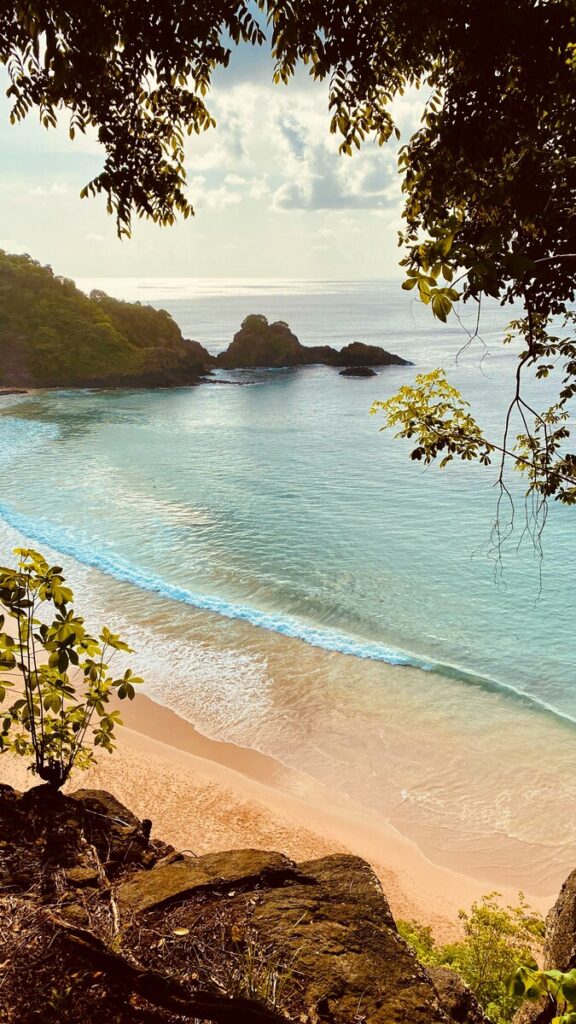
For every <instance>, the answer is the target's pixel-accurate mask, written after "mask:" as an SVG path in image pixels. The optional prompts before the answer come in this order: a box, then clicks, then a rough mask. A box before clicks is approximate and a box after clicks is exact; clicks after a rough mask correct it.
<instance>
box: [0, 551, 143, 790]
mask: <svg viewBox="0 0 576 1024" xmlns="http://www.w3.org/2000/svg"><path fill="white" fill-rule="evenodd" d="M15 554H16V555H18V563H17V566H16V568H7V567H4V566H1V567H0V608H4V610H5V612H6V613H7V616H8V618H7V616H6V615H5V614H2V615H0V669H1V670H2V671H4V672H6V673H10V674H11V678H4V679H1V680H0V704H3V703H4V702H5V701H6V698H7V696H8V695H10V696H12V695H15V696H16V700H15V701H13V703H12V704H10V705H9V706H8V707H7V708H6V709H5V710H3V712H2V719H3V720H2V727H1V731H0V753H7V752H11V753H14V754H19V755H21V756H22V757H29V758H31V759H32V763H31V769H32V771H33V772H34V773H35V774H36V775H38V776H39V777H40V778H41V779H43V781H44V782H47V783H48V784H49V785H50V786H51V787H53V788H54V789H60V787H61V786H63V785H64V783H65V782H66V780H67V778H68V776H69V775H70V772H71V771H72V769H73V768H88V767H89V766H90V764H91V763H92V762H93V760H94V751H93V749H92V747H91V745H90V744H91V743H93V744H94V746H96V747H100V748H102V749H103V750H107V751H108V752H109V753H112V751H113V750H114V748H115V743H114V730H115V728H116V726H117V725H121V724H122V720H121V718H120V714H119V712H118V711H110V710H109V709H108V707H107V705H108V703H109V701H110V697H111V696H112V694H113V693H116V695H117V697H119V698H120V699H121V700H123V699H124V698H128V699H130V700H132V698H133V697H134V694H135V690H134V687H135V686H136V685H137V684H138V683H141V682H142V680H141V679H140V678H139V677H138V676H135V675H133V673H132V670H131V669H126V671H125V672H124V673H123V675H122V676H120V677H119V678H117V679H114V678H113V677H112V676H111V675H110V674H109V671H108V662H109V660H110V657H111V656H114V654H115V653H116V652H117V651H127V652H130V651H131V648H130V647H129V646H128V644H126V643H125V642H124V641H123V640H121V639H120V637H119V636H116V634H114V633H111V632H110V630H109V629H107V628H106V627H103V629H102V630H101V632H100V635H99V638H98V639H95V638H94V637H92V636H90V634H89V633H88V632H87V630H86V628H85V625H84V619H82V618H80V616H78V615H75V613H74V611H73V609H72V608H71V602H72V600H73V597H74V595H73V593H72V591H71V590H70V588H69V587H67V586H66V585H65V580H64V577H63V576H62V570H61V569H60V567H59V566H50V565H49V564H48V562H47V561H46V559H45V558H43V556H42V555H40V554H39V553H38V552H37V551H33V550H32V549H28V548H16V549H15ZM52 609H53V611H52ZM47 613H49V614H48V615H47ZM52 616H53V617H52ZM46 617H48V621H44V620H45V619H46ZM51 617H52V621H50V618H51ZM44 659H45V660H44ZM75 677H76V678H75ZM78 679H79V680H80V681H81V684H82V691H81V692H80V694H79V693H78V686H77V680H78ZM89 730H90V734H89Z"/></svg>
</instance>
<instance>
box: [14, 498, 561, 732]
mask: <svg viewBox="0 0 576 1024" xmlns="http://www.w3.org/2000/svg"><path fill="white" fill-rule="evenodd" d="M0 519H3V520H4V522H5V523H6V524H7V525H8V526H10V527H12V528H13V529H15V530H17V531H18V532H19V533H20V534H22V535H23V536H24V537H26V538H28V539H29V540H31V541H34V542H35V543H39V544H45V545H47V546H48V547H50V548H52V549H53V550H54V551H57V552H58V553H59V554H62V555H67V556H68V557H70V558H73V559H74V561H76V562H79V563H81V564H82V565H85V566H89V567H90V568H93V569H97V570H99V571H100V572H103V573H105V574H106V575H108V576H112V577H113V578H114V579H116V580H119V581H120V582H122V583H129V584H131V585H133V586H136V587H138V588H140V589H141V590H147V591H151V592H153V593H156V594H160V595H161V596H162V597H164V598H167V599H169V600H172V601H178V602H180V603H182V604H187V605H190V606H191V607H193V608H198V609H199V610H201V611H207V612H213V613H215V614H217V615H222V616H225V617H226V618H229V619H239V620H241V621H244V622H248V623H249V624H250V625H252V626H257V627H259V628H260V629H267V630H270V631H271V632H274V633H280V634H282V635H283V636H287V637H290V638H293V639H296V640H301V641H303V642H304V643H307V644H310V645H311V646H312V647H320V648H322V649H323V650H325V651H332V652H335V653H338V654H344V655H348V656H351V657H355V658H362V659H367V660H371V661H382V662H385V663H386V664H388V665H398V666H411V667H413V668H417V669H420V670H421V671H424V672H431V673H434V674H436V675H440V676H442V677H444V678H447V679H453V680H455V681H457V682H460V683H467V684H469V685H474V686H476V687H479V688H481V689H483V690H485V691H488V692H492V693H498V694H500V695H501V696H505V697H508V698H510V699H513V700H515V701H518V702H519V703H521V704H522V705H523V706H524V707H526V708H527V709H531V710H533V711H537V712H540V713H545V714H546V715H550V716H552V717H553V718H555V719H557V720H560V721H561V722H563V723H566V724H569V725H576V718H575V717H573V716H572V715H570V714H569V713H568V712H565V711H562V710H561V709H560V708H557V707H555V706H554V705H553V704H549V703H548V702H547V701H545V700H542V699H541V698H540V697H537V696H535V695H534V694H531V693H526V692H525V691H524V690H521V689H519V688H518V687H516V686H514V685H513V684H512V683H505V682H502V681H501V680H498V679H493V678H491V677H490V676H484V675H479V674H476V673H473V672H469V671H467V670H466V669H463V668H460V667H459V666H457V665H450V664H447V663H443V662H438V661H434V660H430V659H427V658H424V657H422V656H420V655H418V654H413V653H410V652H408V651H403V650H399V649H397V648H393V647H388V646H386V645H385V644H381V643H378V642H377V641H370V640H366V639H363V638H362V637H355V636H352V635H350V634H346V633H341V632H338V631H337V630H332V629H321V628H317V627H315V626H312V625H310V624H308V623H306V622H304V621H303V620H300V619H297V618H294V617H293V616H284V615H281V614H278V613H274V612H265V611H262V610H259V609H257V608H253V607H251V606H250V605H244V604H238V603H235V602H232V601H228V600H226V599H224V598H221V597H218V596H213V595H208V594H199V593H195V592H194V591H191V590H188V589H187V588H186V587H181V586H178V585H176V584H173V583H170V582H169V581H168V580H165V579H163V578H162V577H161V576H159V575H157V574H156V573H153V572H149V571H147V570H145V569H142V568H140V567H138V566H135V565H133V564H132V563H131V562H129V561H127V560H126V559H124V558H122V557H121V556H118V555H116V554H114V555H113V554H111V553H109V552H105V551H96V550H95V549H94V548H93V547H91V546H88V545H87V544H86V543H83V542H82V541H79V540H78V538H76V537H74V538H72V537H71V536H70V535H69V534H68V533H67V532H66V531H63V530H61V529H58V528H56V527H55V526H54V525H53V524H52V523H50V522H48V521H46V520H38V519H32V518H31V517H29V516H26V515H24V514H22V513H20V512H15V511H14V510H13V509H10V508H8V507H7V506H5V505H2V504H1V503H0Z"/></svg>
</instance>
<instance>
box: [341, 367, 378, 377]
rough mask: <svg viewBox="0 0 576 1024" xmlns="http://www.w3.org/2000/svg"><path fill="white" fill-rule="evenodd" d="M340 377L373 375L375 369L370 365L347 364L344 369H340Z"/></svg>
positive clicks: (374, 374)
mask: <svg viewBox="0 0 576 1024" xmlns="http://www.w3.org/2000/svg"><path fill="white" fill-rule="evenodd" d="M340 376H341V377H375V376H376V370H373V369H372V367H371V366H347V367H346V369H345V370H340Z"/></svg>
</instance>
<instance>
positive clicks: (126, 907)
mask: <svg viewBox="0 0 576 1024" xmlns="http://www.w3.org/2000/svg"><path fill="white" fill-rule="evenodd" d="M297 874H298V872H297V870H296V865H295V864H293V863H292V861H290V860H288V858H287V857H284V856H283V854H281V853H263V852H262V851H261V850H229V851H227V852H226V853H208V854H206V855H205V856H204V857H187V856H183V857H182V858H181V859H178V860H172V862H171V863H168V864H157V865H156V866H155V867H153V868H152V869H151V871H146V872H143V871H140V872H138V874H136V875H134V876H133V877H132V878H131V879H130V880H129V881H127V882H125V883H124V884H123V885H121V886H120V888H119V889H118V892H117V897H118V902H119V904H120V907H121V909H122V910H123V911H124V912H125V913H126V914H142V913H145V912H146V911H148V910H152V909H157V908H158V907H164V906H167V905H168V904H170V903H176V902H182V901H183V900H185V899H186V897H187V896H192V895H197V894H198V893H199V892H200V891H204V890H207V889H209V890H211V891H212V892H213V893H215V892H216V893H217V892H219V891H220V890H221V889H222V888H223V887H225V888H227V889H230V888H237V887H238V886H242V887H243V888H246V887H247V886H250V887H252V888H256V887H257V886H258V885H260V884H266V885H271V884H274V883H275V882H277V883H278V884H279V883H280V882H283V881H285V880H286V879H288V878H294V877H296V876H297Z"/></svg>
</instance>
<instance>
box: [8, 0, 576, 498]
mask: <svg viewBox="0 0 576 1024" xmlns="http://www.w3.org/2000/svg"><path fill="white" fill-rule="evenodd" d="M257 6H258V8H259V9H260V12H261V14H260V20H265V21H266V25H265V28H263V27H262V24H261V23H260V21H259V19H258V17H257V16H256V14H257V12H256V13H255V7H254V5H253V4H251V3H249V2H248V0H215V2H214V3H213V4H211V5H210V9H207V8H206V7H205V6H204V5H198V4H190V3H188V0H172V2H171V3H169V4H168V3H165V2H163V0H141V2H140V3H139V4H138V8H137V16H135V9H134V7H133V4H132V3H131V2H129V0H116V2H115V3H114V4H111V3H110V2H109V0H96V2H94V3H91V4H89V5H86V4H83V3H80V0H49V2H44V0H43V2H42V3H40V2H39V0H21V2H19V3H18V4H14V5H9V6H7V7H6V8H5V10H4V11H3V12H2V13H0V60H2V61H3V62H4V63H5V64H6V65H7V68H8V71H9V74H10V77H11V85H10V88H9V90H8V94H9V96H10V97H11V99H12V101H13V111H12V117H13V119H20V118H22V117H24V116H25V115H26V114H27V113H28V112H29V111H30V110H31V109H32V108H33V107H36V108H38V110H39V111H40V116H41V119H42V121H43V123H44V124H45V125H46V126H47V127H49V126H51V125H54V124H55V123H56V118H57V115H58V111H59V109H60V108H66V109H67V110H68V111H69V113H70V132H71V134H72V135H74V133H75V132H76V131H78V130H79V131H85V130H86V129H87V127H88V126H94V127H95V128H96V129H97V131H98V137H99V139H100V141H101V143H102V145H103V146H104V149H105V152H106V162H105V166H104V170H103V172H102V173H101V174H100V175H98V176H97V177H96V178H95V179H94V180H93V181H92V182H90V183H89V184H88V185H87V186H86V188H85V189H84V194H96V193H99V192H101V193H104V194H105V195H106V196H107V200H108V208H109V210H110V212H112V213H114V214H115V216H116V220H117V225H118V231H119V233H120V234H121V235H125V234H128V233H129V231H130V221H131V215H132V213H133V212H135V213H136V214H137V215H138V216H143V217H151V218H152V219H153V220H155V221H157V222H158V223H161V224H166V223H172V222H173V220H174V218H175V215H176V213H178V212H180V213H181V214H182V215H183V216H188V215H189V213H190V212H192V208H191V206H190V205H189V203H188V200H187V198H186V195H185V192H184V183H185V172H184V148H183V146H184V135H185V132H200V131H203V130H205V129H206V128H209V127H211V126H213V124H214V121H213V119H212V117H211V115H210V113H209V111H208V108H207V106H206V103H205V98H206V95H207V91H208V89H209V86H210V80H211V75H212V72H213V71H214V69H215V68H217V67H225V66H226V65H227V63H228V60H229V56H230V46H231V45H232V44H233V43H237V42H241V41H242V42H247V43H252V44H261V43H262V42H263V41H264V38H265V29H266V32H267V33H268V35H269V37H270V44H271V48H272V55H273V57H274V60H275V70H274V78H275V80H276V81H277V82H284V83H287V82H288V81H289V79H290V78H291V77H292V75H293V74H294V72H295V69H296V66H297V65H298V64H299V63H304V64H306V65H307V66H308V69H309V72H310V74H311V76H312V77H313V78H314V79H315V80H327V81H328V83H329V108H330V113H331V121H330V128H331V131H333V132H335V133H338V134H339V135H340V136H341V138H342V141H341V146H340V148H341V151H342V152H343V153H345V154H351V153H352V152H353V149H354V148H360V147H361V145H362V144H363V142H364V141H365V140H366V139H367V138H375V139H376V140H377V141H378V143H380V144H384V143H385V142H386V141H387V140H388V139H389V138H390V137H391V136H392V135H398V134H399V133H398V129H397V126H396V125H395V123H394V120H393V116H392V113H391V102H392V100H393V99H394V98H395V97H396V96H398V95H401V94H402V93H403V92H404V90H405V89H406V88H408V87H413V86H417V87H420V88H421V89H422V90H423V92H424V93H425V95H426V102H425V111H424V116H423V121H422V126H421V128H420V129H419V130H418V131H417V132H415V133H414V134H413V136H412V137H411V138H410V139H409V140H408V141H407V142H406V143H405V144H404V145H403V147H402V149H401V151H400V170H401V173H402V183H403V184H402V187H403V190H404V193H405V206H404V222H405V230H404V231H403V233H402V235H401V238H400V241H401V244H402V245H403V247H404V249H405V256H404V259H403V260H402V263H403V265H404V266H405V268H406V273H407V279H406V281H405V285H404V287H406V288H409V289H410V288H415V289H417V292H418V294H419V296H420V298H421V299H422V301H423V302H425V303H426V304H429V305H430V307H431V309H432V313H433V314H434V315H435V316H436V317H438V318H439V319H440V320H446V319H447V317H448V316H449V315H450V313H451V311H452V309H453V304H454V302H456V300H457V299H459V298H462V299H463V300H464V301H468V300H470V301H474V302H476V303H477V305H478V317H480V312H481V303H482V300H483V299H484V298H485V297H486V296H492V297H494V298H496V299H498V300H500V301H501V302H503V303H506V302H512V301H515V300H516V301H519V302H521V303H522V305H523V311H524V312H523V315H522V316H521V317H517V318H516V319H515V320H514V321H513V323H512V324H511V332H510V336H511V337H513V338H514V339H515V340H516V339H520V341H521V342H522V349H521V352H520V355H519V363H518V375H517V382H516V388H515V391H514V394H513V395H512V398H511V402H510V408H509V411H508V415H507V417H506V421H505V425H504V436H503V438H502V439H501V440H500V442H499V443H496V441H495V440H494V439H484V443H478V444H476V445H473V446H472V448H470V446H468V445H467V444H465V445H464V448H462V445H461V442H462V435H461V434H459V433H451V432H450V428H451V421H452V420H453V419H456V420H458V416H457V415H456V416H454V415H453V412H454V410H453V409H452V407H451V406H450V405H448V406H447V407H446V412H445V415H444V422H443V424H442V425H441V429H440V425H438V424H436V426H438V427H439V430H440V433H441V434H442V437H441V438H440V443H439V444H432V445H430V444H427V443H424V441H425V437H426V434H427V433H429V430H430V426H431V425H432V426H433V427H434V426H435V424H431V423H430V420H429V416H430V414H431V413H430V409H431V406H430V402H431V401H432V407H433V405H434V401H435V399H434V391H433V390H430V387H429V385H430V383H431V382H427V383H426V384H425V392H426V394H427V396H428V397H427V399H426V401H424V402H423V404H422V403H418V401H415V402H414V401H412V400H411V401H410V403H409V406H405V407H403V406H402V405H401V404H397V405H396V406H395V407H394V409H393V412H394V415H395V416H396V417H397V418H396V422H397V423H398V424H399V426H400V432H403V431H404V432H405V436H408V437H411V436H416V438H417V441H418V444H417V447H416V448H415V450H414V453H416V452H420V451H421V450H422V448H424V449H425V452H426V456H427V457H429V458H435V457H436V455H437V454H440V453H442V456H443V458H445V457H446V456H447V455H448V456H450V457H453V456H455V455H458V456H461V457H464V458H466V459H468V458H470V457H472V458H475V457H479V456H480V455H482V457H483V461H486V460H487V461H490V459H491V457H492V455H493V454H494V452H495V451H496V450H497V449H498V448H499V449H500V472H499V480H500V486H501V493H502V494H506V493H509V492H508V490H507V487H506V483H505V470H506V467H507V464H508V461H509V460H510V457H511V458H512V460H513V461H514V462H515V464H516V465H517V466H518V467H519V468H520V469H521V470H523V471H525V472H527V473H528V478H529V480H528V486H529V489H531V490H532V492H533V493H536V494H537V495H539V496H540V497H541V502H540V504H539V505H538V509H540V511H541V512H542V514H544V515H545V510H546V503H547V501H548V499H549V498H550V497H553V498H557V499H558V500H560V501H564V502H569V503H573V502H574V501H575V500H576V456H574V455H571V454H570V453H568V452H567V451H566V444H567V441H568V437H569V428H568V426H567V416H568V403H569V402H570V400H571V399H572V397H573V396H574V395H575V394H576V348H575V345H574V341H573V339H572V338H571V337H570V336H567V337H565V336H564V334H563V331H562V329H560V333H558V331H557V330H556V328H555V327H554V326H553V321H554V318H560V320H562V318H565V324H564V326H565V327H566V328H567V329H570V328H571V327H572V324H573V318H572V316H571V312H570V303H571V302H572V301H573V300H574V288H575V272H576V8H575V5H574V0H498V2H496V0H491V2H488V3H486V0H442V2H440V3H439V2H438V0H434V2H433V0H421V2H418V3H415V2H414V0H360V2H354V3H352V2H350V0H332V2H331V3H326V2H325V0H258V3H257ZM561 328H562V325H561ZM473 335H474V332H473ZM530 368H536V373H537V376H540V377H545V376H547V375H549V374H550V373H552V372H555V371H558V370H559V372H560V373H561V374H562V381H561V383H559V386H558V401H557V402H555V403H554V404H553V405H552V407H551V408H550V409H547V410H544V411H543V412H539V411H537V410H536V409H534V408H533V407H531V406H530V404H529V403H528V402H527V401H526V400H525V398H524V395H523V390H522V382H523V376H524V375H525V372H526V370H528V369H530ZM418 394H419V395H420V397H421V398H422V399H424V398H425V395H424V394H423V393H422V392H420V391H419V390H418V387H417V391H416V395H418ZM445 397H446V396H445V395H444V396H442V395H439V396H438V401H441V403H442V404H443V405H444V406H445V405H446V402H445ZM457 401H458V400H457ZM515 414H517V416H518V417H519V422H520V431H521V436H520V441H518V440H517V439H515V437H514V433H513V432H514V423H513V417H514V415H515ZM398 417H400V418H398ZM402 417H403V418H402ZM473 430H474V432H475V434H476V435H478V433H479V431H478V430H477V428H476V426H474V428H473ZM476 440H477V441H480V439H479V438H478V436H476ZM414 453H413V454H414ZM414 457H419V456H418V455H417V454H414Z"/></svg>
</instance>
